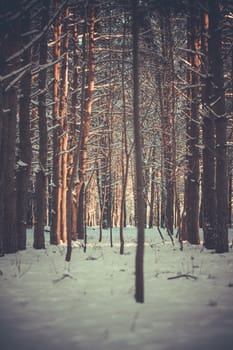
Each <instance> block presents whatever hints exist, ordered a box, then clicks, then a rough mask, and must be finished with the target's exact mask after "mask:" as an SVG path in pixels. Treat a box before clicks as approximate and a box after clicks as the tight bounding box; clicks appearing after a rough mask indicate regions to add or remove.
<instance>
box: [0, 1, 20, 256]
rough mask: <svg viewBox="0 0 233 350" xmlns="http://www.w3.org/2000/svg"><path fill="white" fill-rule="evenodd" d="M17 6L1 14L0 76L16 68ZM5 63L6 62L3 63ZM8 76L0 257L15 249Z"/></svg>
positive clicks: (1, 147) (0, 130)
mask: <svg viewBox="0 0 233 350" xmlns="http://www.w3.org/2000/svg"><path fill="white" fill-rule="evenodd" d="M18 11H20V4H17V3H13V2H12V1H10V2H4V4H3V3H1V4H0V13H1V31H0V36H1V52H0V61H1V75H2V76H7V75H8V74H9V76H10V74H11V73H12V72H13V70H15V69H17V68H18V67H19V65H18V63H19V62H18V60H11V61H9V57H10V56H12V55H13V54H14V53H15V52H17V51H18V50H19V49H20V46H19V43H20V39H21V38H20V35H21V22H20V21H21V19H20V18H19V16H15V14H16V13H18ZM7 60H8V61H7ZM11 79H14V77H13V78H12V77H11V76H10V77H9V78H8V79H5V81H1V82H0V104H1V110H0V164H1V169H0V256H2V255H3V254H4V253H15V252H17V250H18V235H17V228H16V182H15V164H16V156H15V155H16V124H17V119H16V115H17V86H16V84H14V83H13V81H12V80H11Z"/></svg>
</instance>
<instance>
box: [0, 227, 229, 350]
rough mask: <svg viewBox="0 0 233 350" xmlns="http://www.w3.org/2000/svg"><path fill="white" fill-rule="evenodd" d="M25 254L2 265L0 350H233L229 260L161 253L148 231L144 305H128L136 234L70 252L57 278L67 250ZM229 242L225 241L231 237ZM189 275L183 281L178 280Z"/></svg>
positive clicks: (165, 248)
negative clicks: (121, 242)
mask: <svg viewBox="0 0 233 350" xmlns="http://www.w3.org/2000/svg"><path fill="white" fill-rule="evenodd" d="M31 236H32V235H31V233H30V232H29V233H28V237H29V239H28V241H29V243H28V244H29V247H28V249H27V250H26V251H24V252H19V253H17V254H11V255H6V256H4V257H2V258H0V303H1V304H0V305H1V306H0V349H1V350H13V349H17V350H21V349H22V350H41V349H43V350H71V349H72V350H73V349H74V350H75V349H77V350H119V349H120V350H131V349H132V350H133V349H134V350H165V349H166V350H170V349H171V350H204V349H205V350H208V349H211V350H220V349H221V350H232V349H233V251H232V248H231V249H230V252H229V253H226V254H215V253H213V252H210V251H207V250H205V249H203V248H202V246H191V245H189V244H188V243H185V244H184V251H182V252H181V251H180V250H179V244H178V243H176V244H175V247H173V246H172V244H171V241H170V239H169V237H167V236H166V235H165V238H166V242H165V244H163V243H162V241H161V239H160V236H159V234H158V232H157V231H156V229H150V230H149V229H148V230H146V246H145V260H144V262H145V263H144V270H145V303H144V304H137V303H136V302H135V300H134V279H135V276H134V271H135V267H134V266H135V249H136V246H135V239H136V229H134V228H127V229H126V230H125V242H126V243H125V254H124V255H123V256H120V255H119V232H118V230H117V229H114V230H113V236H114V247H112V248H111V247H110V246H109V237H108V236H109V231H107V230H106V231H104V239H103V242H102V243H98V229H96V230H94V229H92V230H89V232H88V247H87V252H86V253H84V252H83V249H82V247H81V246H77V247H75V248H74V249H73V253H72V261H71V265H70V276H66V277H64V272H65V271H66V266H65V263H64V259H65V252H66V247H65V246H64V245H61V246H58V247H56V246H49V245H48V246H47V248H46V249H45V250H43V251H36V250H33V249H32V248H31ZM231 237H232V234H231ZM179 275H190V276H189V277H187V278H186V277H185V276H183V277H179V278H175V279H170V277H177V276H179Z"/></svg>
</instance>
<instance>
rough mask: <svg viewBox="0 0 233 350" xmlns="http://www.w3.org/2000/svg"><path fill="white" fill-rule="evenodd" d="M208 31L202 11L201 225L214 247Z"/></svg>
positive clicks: (213, 134) (213, 137)
mask: <svg viewBox="0 0 233 350" xmlns="http://www.w3.org/2000/svg"><path fill="white" fill-rule="evenodd" d="M208 32H209V18H208V14H207V13H206V12H204V11H203V13H202V52H203V53H204V55H205V56H204V57H202V60H203V62H202V73H203V74H205V75H206V76H207V78H206V81H204V80H203V81H202V85H204V87H203V88H202V104H203V111H202V113H203V130H202V132H203V144H204V149H203V174H202V226H203V234H204V246H205V247H206V248H207V249H214V248H215V245H216V192H215V127H214V119H213V116H212V115H211V113H210V112H209V109H208V107H209V106H210V101H209V96H210V95H211V91H212V87H211V81H210V76H209V74H207V73H208V72H209V67H208V66H209V62H208V61H209V59H208V56H209V54H210V53H209V49H210V48H208V42H207V39H206V38H207V36H208V35H209V34H208Z"/></svg>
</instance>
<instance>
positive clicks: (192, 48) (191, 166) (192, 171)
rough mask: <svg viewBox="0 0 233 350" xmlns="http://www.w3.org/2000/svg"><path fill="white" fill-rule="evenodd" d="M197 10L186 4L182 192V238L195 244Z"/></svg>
mask: <svg viewBox="0 0 233 350" xmlns="http://www.w3.org/2000/svg"><path fill="white" fill-rule="evenodd" d="M193 5H194V6H193ZM199 23H200V18H199V13H198V10H197V9H196V7H195V4H192V3H190V15H189V18H188V40H187V42H188V50H189V51H188V57H187V60H188V62H189V63H190V68H191V69H189V67H188V91H187V99H188V100H187V105H188V106H187V126H186V132H187V143H186V147H187V156H186V157H187V158H186V159H187V173H186V179H185V181H186V184H185V193H184V196H185V198H184V203H185V208H184V211H185V216H184V220H185V224H184V231H183V232H182V238H183V239H187V240H188V241H189V242H190V243H191V244H199V243H200V237H199V176H200V174H199V149H198V147H197V146H198V140H199V105H200V100H199V92H200V87H199V86H200V80H199V66H200V60H199V57H198V51H199Z"/></svg>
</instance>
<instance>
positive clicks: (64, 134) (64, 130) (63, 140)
mask: <svg viewBox="0 0 233 350" xmlns="http://www.w3.org/2000/svg"><path fill="white" fill-rule="evenodd" d="M68 16H69V9H68V8H66V10H65V13H64V17H65V18H64V25H63V34H64V39H63V43H62V48H63V50H64V54H65V56H64V58H63V62H62V66H61V85H60V91H61V94H60V106H59V116H60V132H61V133H60V135H59V157H60V164H61V169H60V173H59V175H60V180H59V192H60V197H61V206H60V212H61V214H60V215H61V228H60V232H61V240H62V242H66V240H67V221H66V218H67V211H66V209H67V161H68V153H67V147H68V117H67V111H68V107H67V102H68V101H67V99H68V60H69V56H68V44H69V36H68V23H67V21H68Z"/></svg>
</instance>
